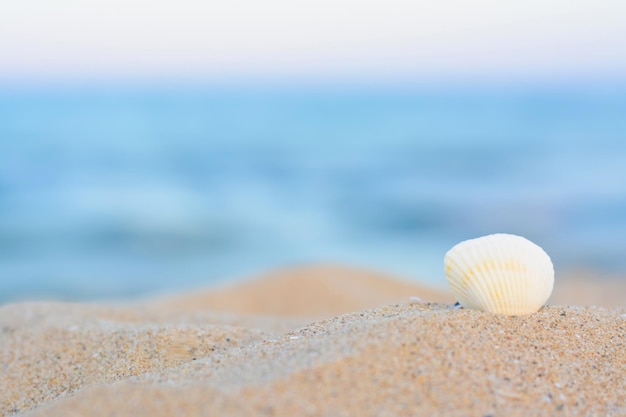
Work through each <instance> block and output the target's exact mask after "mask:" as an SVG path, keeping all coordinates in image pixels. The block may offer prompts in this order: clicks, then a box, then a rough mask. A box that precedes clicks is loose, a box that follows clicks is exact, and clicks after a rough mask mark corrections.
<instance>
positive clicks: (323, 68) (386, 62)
mask: <svg viewBox="0 0 626 417" xmlns="http://www.w3.org/2000/svg"><path fill="white" fill-rule="evenodd" d="M168 77H170V78H185V77H187V78H192V79H203V78H208V79H210V78H216V79H219V78H233V79H237V78H241V79H245V78H251V79H254V78H260V79H263V78H275V79H280V78H285V79H289V78H293V79H316V78H317V79H324V78H329V79H332V78H349V79H361V78H362V79H391V78H406V79H412V78H416V79H419V78H422V79H428V78H434V79H470V80H471V79H500V78H501V79H553V80H556V79H570V78H571V79H591V80H607V79H608V80H611V79H618V80H620V79H621V80H623V79H626V1H624V0H524V1H517V0H515V1H513V0H510V1H506V0H471V1H468V0H437V1H433V0H412V1H404V0H385V1H372V0H346V1H338V0H315V1H310V0H302V1H299V0H221V1H211V0H134V1H132V0H91V1H89V0H4V1H2V2H1V4H0V81H1V80H5V81H6V80H20V79H21V80H29V79H30V80H34V79H44V80H45V79H66V78H67V79H81V78H86V79H90V78H94V79H107V78H108V79H115V78H121V79H125V78H126V79H133V78H135V79H150V78H155V79H159V78H168Z"/></svg>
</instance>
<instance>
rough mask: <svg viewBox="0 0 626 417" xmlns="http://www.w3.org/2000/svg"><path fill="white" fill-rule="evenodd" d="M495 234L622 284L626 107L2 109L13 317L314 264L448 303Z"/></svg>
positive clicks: (589, 92)
mask: <svg viewBox="0 0 626 417" xmlns="http://www.w3.org/2000/svg"><path fill="white" fill-rule="evenodd" d="M493 232H510V233H517V234H521V235H523V236H526V237H528V238H529V239H531V240H533V241H535V242H536V243H538V244H539V245H541V246H542V247H544V249H546V251H547V252H548V253H549V254H550V255H551V256H552V258H553V261H554V263H555V266H556V268H557V279H558V272H559V270H564V269H567V268H574V267H589V268H595V269H600V270H606V271H613V272H615V271H618V272H619V271H626V90H624V89H621V90H616V91H609V90H606V89H604V90H602V91H596V90H594V89H591V88H590V89H585V90H583V89H581V90H576V91H574V90H564V89H562V90H557V89H553V90H548V89H540V88H536V89H530V90H523V89H508V90H507V89H504V88H501V89H493V90H483V91H481V90H480V89H478V88H477V89H474V90H472V89H459V90H457V89H449V90H446V89H430V90H429V89H422V90H420V89H412V90H411V89H409V90H408V91H402V90H401V89H400V88H387V89H385V88H382V87H381V88H353V89H343V90H337V91H333V90H332V89H331V88H325V89H319V90H316V89H313V88H309V89H307V88H291V89H290V88H277V89H260V88H257V89H255V88H239V89H238V88H234V87H233V88H210V87H198V88H197V89H193V88H179V89H174V88H171V89H167V88H161V89H159V88H105V87H99V88H96V87H93V88H82V89H80V88H67V89H61V88H57V89H47V90H46V89H39V90H37V89H31V90H26V89H22V90H19V89H9V88H5V89H4V90H0V302H6V301H11V300H23V299H32V298H55V299H93V298H112V297H130V296H135V295H139V294H153V293H158V292H163V291H171V290H184V289H189V288H195V287H198V286H207V285H210V284H212V283H215V282H224V281H226V280H229V279H233V278H238V277H242V276H246V275H249V274H256V273H258V272H261V271H263V270H264V269H266V268H270V267H274V266H282V265H286V264H293V263H299V262H316V261H340V262H347V263H352V264H356V265H361V266H365V267H373V268H377V269H380V270H383V271H389V272H392V273H398V274H402V275H404V276H405V277H408V278H415V279H421V280H423V281H426V282H430V283H431V284H432V285H445V278H444V275H443V270H442V258H443V255H444V253H445V251H446V250H447V249H449V248H450V247H451V246H452V245H454V244H455V243H457V242H459V241H461V240H463V239H467V238H472V237H477V236H479V235H483V234H488V233H493Z"/></svg>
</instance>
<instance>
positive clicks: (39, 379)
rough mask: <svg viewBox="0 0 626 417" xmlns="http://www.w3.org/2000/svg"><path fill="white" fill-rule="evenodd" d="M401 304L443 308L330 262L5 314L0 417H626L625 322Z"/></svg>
mask: <svg viewBox="0 0 626 417" xmlns="http://www.w3.org/2000/svg"><path fill="white" fill-rule="evenodd" d="M584 283H585V285H587V286H588V288H594V286H593V282H592V281H591V283H590V281H584ZM578 284H579V282H578V281H576V280H569V281H568V283H567V284H566V283H565V281H564V282H563V283H562V287H563V289H561V290H560V292H558V293H555V299H559V298H558V297H565V298H567V297H568V291H570V290H571V289H568V288H567V286H568V285H578ZM618 284H619V281H615V285H618ZM558 285H559V282H558V281H557V288H559V287H558ZM585 288H587V287H583V289H585ZM616 289H617V287H616V288H611V290H612V291H616ZM575 293H576V294H578V296H579V295H580V294H584V293H587V294H592V295H593V294H595V295H593V296H594V297H598V299H600V298H602V294H601V291H599V290H598V291H596V293H593V292H592V291H587V290H586V289H585V291H584V292H579V291H575ZM571 294H572V293H570V295H569V296H572V295H571ZM622 294H624V293H622ZM410 296H419V297H420V298H422V299H423V300H425V301H434V300H444V301H446V300H447V301H450V302H451V301H453V300H452V299H451V298H450V297H449V296H448V295H446V293H445V292H437V291H432V290H428V289H426V288H422V287H421V286H419V285H417V284H413V283H408V282H405V281H402V280H398V279H395V278H393V277H387V276H385V275H383V274H377V273H373V272H369V271H364V270H360V269H354V268H348V267H342V266H336V265H335V266H329V265H325V266H309V267H299V268H295V267H294V268H287V269H283V270H281V271H277V272H273V273H269V274H267V275H264V276H261V277H259V278H257V279H254V280H251V281H248V282H241V283H239V284H236V285H232V286H229V287H223V288H218V289H215V290H208V291H204V292H202V291H201V292H196V293H194V294H187V295H185V294H182V295H176V296H172V297H167V298H160V299H151V300H143V301H142V300H139V301H136V302H126V303H89V304H79V303H19V304H12V305H5V306H2V307H0V331H1V333H0V369H2V372H1V373H0V387H2V390H0V415H3V416H4V415H15V414H23V413H26V414H28V415H35V416H85V415H90V416H110V415H116V416H175V415H180V416H192V415H200V416H218V415H219V416H254V415H258V416H295V415H297V416H319V415H324V416H353V415H359V416H369V415H371V416H413V415H429V416H431V415H433V416H436V415H445V416H457V415H458V416H466V415H477V416H486V415H493V416H499V415H506V416H518V415H519V416H528V415H581V416H595V415H612V416H622V415H623V416H626V406H625V405H626V310H624V309H609V308H604V307H588V308H583V307H547V308H544V309H542V310H541V311H540V312H538V313H536V314H533V315H529V316H523V317H506V316H496V315H492V314H488V313H481V312H478V311H473V310H466V309H454V308H453V307H452V304H451V303H447V304H445V303H444V304H438V303H428V302H415V301H413V302H412V301H410V300H409V297H410ZM588 300H589V298H588V299H587V301H588ZM615 302H616V303H620V299H619V297H617V299H615ZM551 304H553V302H551Z"/></svg>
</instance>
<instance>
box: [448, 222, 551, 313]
mask: <svg viewBox="0 0 626 417" xmlns="http://www.w3.org/2000/svg"><path fill="white" fill-rule="evenodd" d="M444 265H445V273H446V277H447V278H448V282H449V283H450V286H451V288H452V292H453V293H454V295H455V296H456V298H457V300H458V301H459V303H461V305H462V306H463V307H467V308H474V309H477V310H482V311H488V312H491V313H496V314H507V315H522V314H530V313H534V312H536V311H537V310H539V309H540V308H541V307H542V306H543V305H544V304H545V303H546V301H548V298H549V297H550V294H551V293H552V287H553V286H554V268H553V266H552V261H551V260H550V257H549V256H548V254H547V253H546V252H545V251H544V250H543V249H541V248H540V247H539V246H537V245H536V244H534V243H533V242H531V241H529V240H528V239H525V238H523V237H521V236H516V235H511V234H504V233H499V234H494V235H488V236H483V237H480V238H477V239H470V240H466V241H464V242H461V243H459V244H457V245H456V246H454V247H453V248H452V249H450V250H449V251H448V252H447V253H446V256H445V259H444Z"/></svg>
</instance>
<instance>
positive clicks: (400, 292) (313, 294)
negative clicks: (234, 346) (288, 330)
mask: <svg viewBox="0 0 626 417" xmlns="http://www.w3.org/2000/svg"><path fill="white" fill-rule="evenodd" d="M411 296H417V297H420V298H421V299H423V300H428V301H442V302H452V301H453V298H452V296H451V295H450V294H448V293H447V292H446V291H439V290H435V289H431V288H429V287H427V286H423V285H419V284H417V283H414V282H410V281H408V280H402V279H398V278H396V277H393V276H390V275H385V274H382V273H377V272H372V271H368V270H364V269H360V268H354V267H348V266H344V265H326V264H325V265H307V266H299V267H292V268H284V269H281V270H277V271H273V272H270V273H268V274H265V275H262V276H260V277H257V278H253V279H251V280H247V281H243V282H241V283H239V284H235V285H229V286H225V287H222V288H214V289H210V290H207V291H204V292H199V293H194V294H184V295H181V296H178V297H176V296H173V297H169V298H167V299H162V300H158V301H157V304H158V305H159V306H160V307H162V308H164V309H166V310H168V311H197V310H200V309H210V310H214V311H225V312H232V313H246V314H263V315H278V316H300V317H332V316H336V315H338V314H342V313H349V312H353V311H358V310H363V309H366V308H372V307H376V306H380V305H383V304H390V303H395V302H403V301H407V300H408V299H409V297H411Z"/></svg>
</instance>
